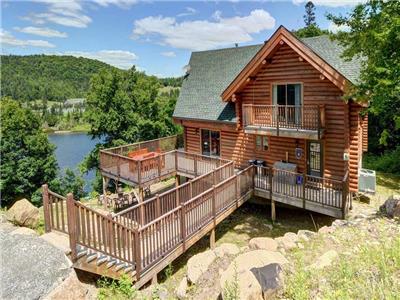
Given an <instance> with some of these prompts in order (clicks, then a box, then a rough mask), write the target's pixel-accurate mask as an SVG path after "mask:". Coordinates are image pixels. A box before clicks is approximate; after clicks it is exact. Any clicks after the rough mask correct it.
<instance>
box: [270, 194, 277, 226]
mask: <svg viewBox="0 0 400 300" xmlns="http://www.w3.org/2000/svg"><path fill="white" fill-rule="evenodd" d="M271 219H272V222H275V220H276V212H275V201H274V200H272V199H271Z"/></svg>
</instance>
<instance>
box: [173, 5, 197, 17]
mask: <svg viewBox="0 0 400 300" xmlns="http://www.w3.org/2000/svg"><path fill="white" fill-rule="evenodd" d="M196 13H197V10H196V9H194V8H193V7H186V8H185V12H183V13H180V14H178V15H177V17H186V16H191V15H194V14H196Z"/></svg>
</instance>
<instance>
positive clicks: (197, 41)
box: [132, 9, 275, 51]
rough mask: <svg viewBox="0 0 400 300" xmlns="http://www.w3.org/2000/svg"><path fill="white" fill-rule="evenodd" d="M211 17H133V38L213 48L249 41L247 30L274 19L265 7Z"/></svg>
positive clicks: (196, 48) (254, 30)
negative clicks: (238, 14)
mask: <svg viewBox="0 0 400 300" xmlns="http://www.w3.org/2000/svg"><path fill="white" fill-rule="evenodd" d="M213 17H214V19H215V21H208V20H195V21H184V22H180V23H179V22H177V21H176V19H175V18H171V17H163V16H156V17H154V16H150V17H146V18H143V19H140V20H136V21H135V23H134V29H133V35H132V37H133V38H139V37H142V36H144V37H146V36H147V37H148V36H149V35H156V36H160V37H161V42H162V43H163V44H166V45H169V46H172V47H175V48H182V49H189V50H194V51H200V50H207V49H214V48H218V47H222V46H227V45H233V44H234V43H244V42H249V41H251V40H252V39H253V38H252V36H251V34H254V33H259V32H261V31H263V30H266V29H272V28H274V26H275V19H274V18H273V17H272V16H271V15H270V14H269V13H268V12H267V11H265V10H263V9H256V10H253V11H252V12H251V13H250V14H249V15H248V16H244V17H233V18H223V17H222V16H221V13H215V14H214V15H213Z"/></svg>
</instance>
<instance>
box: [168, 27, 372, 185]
mask: <svg viewBox="0 0 400 300" xmlns="http://www.w3.org/2000/svg"><path fill="white" fill-rule="evenodd" d="M342 52H343V48H342V47H341V46H340V45H339V44H337V43H336V42H334V41H331V40H330V39H329V37H328V36H318V37H311V38H297V37H296V36H294V35H293V34H292V33H291V32H290V31H288V30H287V29H286V28H285V27H283V26H281V27H279V28H278V29H277V30H276V31H275V33H274V34H273V35H272V36H271V38H270V39H269V40H267V41H266V42H265V43H264V44H261V45H253V46H243V47H234V48H227V49H218V50H211V51H201V52H193V53H192V55H191V58H190V61H189V64H188V66H187V70H188V71H187V74H186V76H185V78H184V81H183V85H182V89H181V92H180V96H179V99H178V101H177V104H176V107H175V111H174V114H173V118H174V121H175V122H176V123H178V124H181V125H182V126H183V128H184V141H185V142H184V147H185V151H186V152H193V153H198V154H202V155H209V156H215V157H220V158H222V159H227V160H232V161H233V162H234V163H235V166H236V168H244V167H246V166H247V165H248V164H249V163H254V162H257V161H258V163H259V164H264V165H265V166H268V167H277V168H279V169H282V168H284V169H287V170H291V171H295V172H300V173H304V174H307V175H310V176H316V177H321V178H331V179H337V180H343V178H345V177H347V176H348V179H347V182H348V189H349V192H351V193H355V192H357V190H358V171H359V169H360V168H361V164H362V154H363V152H365V151H367V132H368V118H367V115H366V114H365V113H363V112H364V110H365V107H366V104H364V103H361V102H360V101H357V102H356V101H354V99H347V100H345V98H344V95H345V94H346V90H347V89H348V88H350V87H351V85H353V84H355V83H357V80H358V78H359V74H360V68H361V60H360V59H353V60H351V61H346V60H344V59H343V58H342V57H341V55H342Z"/></svg>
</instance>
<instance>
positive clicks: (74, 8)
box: [22, 0, 92, 28]
mask: <svg viewBox="0 0 400 300" xmlns="http://www.w3.org/2000/svg"><path fill="white" fill-rule="evenodd" d="M35 2H40V3H44V4H46V5H47V11H46V12H43V13H30V14H28V15H27V16H24V17H22V19H24V20H27V21H31V22H32V23H34V24H38V25H43V24H45V23H55V24H59V25H63V26H68V27H77V28H85V27H87V26H88V24H89V23H90V22H92V19H91V18H90V17H89V16H87V15H86V14H85V13H84V10H83V7H82V5H81V3H80V1H78V0H69V1H57V0H35Z"/></svg>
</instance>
